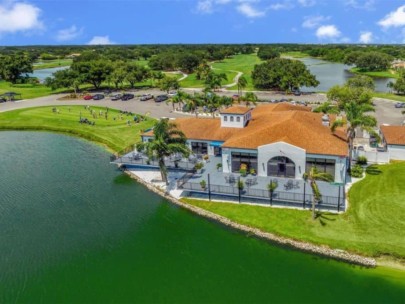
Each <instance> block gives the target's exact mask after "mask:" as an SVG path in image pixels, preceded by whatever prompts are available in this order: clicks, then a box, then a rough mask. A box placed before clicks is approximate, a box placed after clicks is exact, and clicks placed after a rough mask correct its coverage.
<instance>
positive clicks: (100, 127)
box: [0, 106, 155, 152]
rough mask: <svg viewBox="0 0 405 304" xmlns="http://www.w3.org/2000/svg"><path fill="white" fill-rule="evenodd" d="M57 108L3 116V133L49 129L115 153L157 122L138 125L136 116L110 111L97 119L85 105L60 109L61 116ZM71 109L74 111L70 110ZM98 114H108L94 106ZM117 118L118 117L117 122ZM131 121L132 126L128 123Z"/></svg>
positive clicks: (134, 140) (150, 121) (1, 115)
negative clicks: (81, 138) (134, 118)
mask: <svg viewBox="0 0 405 304" xmlns="http://www.w3.org/2000/svg"><path fill="white" fill-rule="evenodd" d="M52 108H53V107H37V108H29V109H22V110H15V111H10V112H4V113H0V130H49V131H56V132H62V133H68V134H72V135H76V136H80V137H83V138H86V139H88V140H91V141H94V142H97V143H100V144H102V145H104V146H106V147H108V148H109V149H110V150H112V151H115V152H117V151H121V150H123V149H125V148H127V147H129V146H131V145H133V144H135V143H136V142H138V141H139V140H140V132H141V130H145V129H148V128H150V127H152V126H153V124H154V121H155V120H154V119H152V118H147V119H146V120H145V121H143V122H141V123H138V124H135V123H134V122H133V116H127V115H123V116H122V119H121V118H120V113H119V111H118V110H114V109H109V111H108V119H105V116H104V115H103V116H101V117H98V115H97V118H93V116H92V115H91V113H90V111H89V110H86V109H85V108H84V107H83V106H57V107H56V108H57V109H58V110H59V114H57V113H54V112H53V111H52ZM69 109H70V111H69ZM91 109H93V110H95V112H96V113H97V114H99V111H103V112H105V111H106V108H105V107H91ZM80 113H81V114H80ZM80 115H81V117H83V118H84V117H85V118H88V119H89V120H91V121H95V125H94V126H90V125H88V124H80V123H79V119H80ZM114 118H116V119H115V120H114ZM128 120H129V121H131V126H128V125H127V121H128Z"/></svg>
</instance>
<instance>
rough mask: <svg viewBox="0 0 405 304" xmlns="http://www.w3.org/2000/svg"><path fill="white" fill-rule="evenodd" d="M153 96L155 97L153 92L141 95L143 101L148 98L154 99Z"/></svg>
mask: <svg viewBox="0 0 405 304" xmlns="http://www.w3.org/2000/svg"><path fill="white" fill-rule="evenodd" d="M152 98H153V95H151V94H143V95H142V96H141V101H147V100H149V99H152Z"/></svg>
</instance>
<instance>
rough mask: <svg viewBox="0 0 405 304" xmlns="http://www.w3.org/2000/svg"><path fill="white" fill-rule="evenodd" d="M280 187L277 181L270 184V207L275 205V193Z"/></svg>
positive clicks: (268, 187)
mask: <svg viewBox="0 0 405 304" xmlns="http://www.w3.org/2000/svg"><path fill="white" fill-rule="evenodd" d="M277 187H278V182H277V181H276V180H271V181H270V183H269V184H267V190H269V197H270V206H271V205H273V194H274V191H275V190H276V189H277Z"/></svg>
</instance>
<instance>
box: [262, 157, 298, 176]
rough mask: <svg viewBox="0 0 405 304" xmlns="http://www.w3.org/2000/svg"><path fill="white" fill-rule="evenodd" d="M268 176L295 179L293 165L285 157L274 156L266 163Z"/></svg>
mask: <svg viewBox="0 0 405 304" xmlns="http://www.w3.org/2000/svg"><path fill="white" fill-rule="evenodd" d="M267 175H268V176H280V177H292V178H295V163H294V162H293V161H292V160H291V159H289V158H288V157H285V156H276V157H273V158H272V159H270V160H269V162H268V163H267Z"/></svg>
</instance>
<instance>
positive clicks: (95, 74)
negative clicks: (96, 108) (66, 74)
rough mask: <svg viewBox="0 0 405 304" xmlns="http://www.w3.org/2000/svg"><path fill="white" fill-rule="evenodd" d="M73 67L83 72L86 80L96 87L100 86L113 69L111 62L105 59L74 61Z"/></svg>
mask: <svg viewBox="0 0 405 304" xmlns="http://www.w3.org/2000/svg"><path fill="white" fill-rule="evenodd" d="M71 68H72V69H73V70H74V71H76V72H77V73H79V74H81V75H82V76H83V79H84V81H85V82H87V83H90V84H92V85H93V86H94V87H95V88H96V89H99V88H100V86H101V84H102V83H103V81H105V80H106V79H107V78H108V77H109V76H110V75H111V72H112V70H113V67H112V64H111V62H110V61H109V60H104V59H98V60H91V61H79V62H74V63H73V64H72V67H71Z"/></svg>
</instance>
